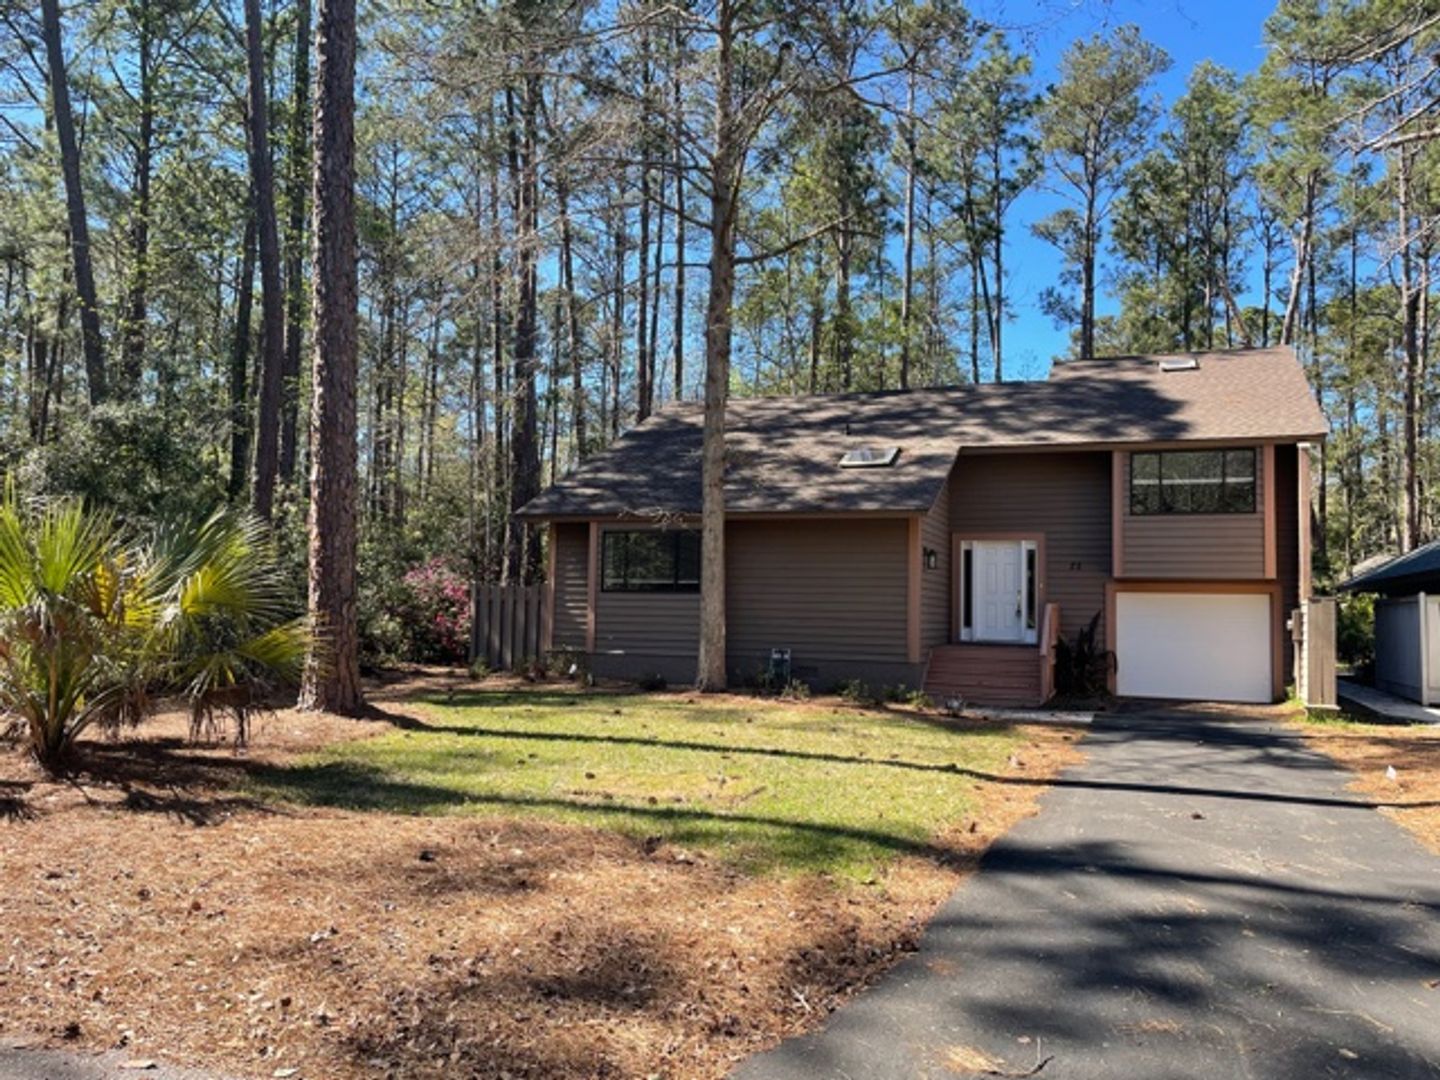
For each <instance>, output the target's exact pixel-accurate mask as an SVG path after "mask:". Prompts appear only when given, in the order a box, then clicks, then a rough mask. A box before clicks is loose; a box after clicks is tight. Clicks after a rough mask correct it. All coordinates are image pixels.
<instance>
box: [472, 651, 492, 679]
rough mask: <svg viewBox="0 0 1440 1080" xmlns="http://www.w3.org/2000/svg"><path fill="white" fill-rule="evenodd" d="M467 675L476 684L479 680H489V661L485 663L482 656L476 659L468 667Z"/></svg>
mask: <svg viewBox="0 0 1440 1080" xmlns="http://www.w3.org/2000/svg"><path fill="white" fill-rule="evenodd" d="M469 675H470V678H472V679H475V680H476V681H477V682H478V681H479V680H481V679H487V678H489V677H490V663H489V661H487V660H486V659H485V658H484V657H483V656H480V657H477V658H476V659H475V662H474V663H473V664H471V665H470V668H469Z"/></svg>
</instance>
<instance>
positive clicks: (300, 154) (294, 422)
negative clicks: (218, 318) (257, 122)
mask: <svg viewBox="0 0 1440 1080" xmlns="http://www.w3.org/2000/svg"><path fill="white" fill-rule="evenodd" d="M291 78H292V80H293V86H292V89H291V115H290V136H289V143H290V146H289V150H288V155H289V169H290V176H289V181H288V183H287V185H286V199H287V202H288V203H289V208H288V209H289V214H288V218H287V221H286V228H285V363H284V367H283V370H282V383H283V386H282V402H281V417H280V479H281V480H283V481H285V482H286V483H289V482H291V481H293V480H294V479H295V466H296V462H297V461H298V460H299V458H300V447H299V436H300V349H301V346H302V344H303V342H304V337H305V219H306V214H305V196H306V193H307V192H306V188H307V187H308V186H309V182H310V0H295V64H294V68H293V69H292V72H291Z"/></svg>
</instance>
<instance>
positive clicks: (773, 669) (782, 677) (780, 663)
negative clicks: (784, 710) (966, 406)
mask: <svg viewBox="0 0 1440 1080" xmlns="http://www.w3.org/2000/svg"><path fill="white" fill-rule="evenodd" d="M766 676H767V677H768V678H769V680H770V685H771V686H773V687H775V688H776V689H777V690H783V689H784V688H785V687H787V686H789V685H790V650H789V649H771V650H770V668H769V670H768V671H767V672H766Z"/></svg>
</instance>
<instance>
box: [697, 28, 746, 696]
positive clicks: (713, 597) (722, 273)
mask: <svg viewBox="0 0 1440 1080" xmlns="http://www.w3.org/2000/svg"><path fill="white" fill-rule="evenodd" d="M735 19H736V12H735V4H734V2H733V0H717V4H716V10H715V15H714V20H715V26H716V35H715V37H716V43H715V130H714V139H715V144H714V152H713V157H712V161H713V166H714V173H713V177H712V183H711V187H710V289H709V295H708V296H707V297H706V302H705V419H704V433H703V436H702V443H701V454H700V488H701V513H700V649H699V656H698V663H697V671H696V676H695V685H696V687H697V688H698V689H700V690H702V691H717V690H724V689H725V683H726V665H725V648H726V644H725V642H726V617H725V404H726V399H727V397H728V396H729V392H730V319H731V314H732V312H731V308H732V305H733V303H734V298H735V218H736V206H735V202H736V199H737V198H738V197H739V193H740V179H741V176H742V172H743V169H744V147H743V146H742V145H741V143H740V132H739V130H738V129H737V122H736V117H735V115H734V100H733V98H732V94H733V92H734V91H733V86H734V74H735V57H734V46H735Z"/></svg>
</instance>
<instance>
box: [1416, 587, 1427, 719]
mask: <svg viewBox="0 0 1440 1080" xmlns="http://www.w3.org/2000/svg"><path fill="white" fill-rule="evenodd" d="M1425 604H1426V600H1425V594H1424V593H1423V592H1422V593H1416V595H1415V611H1416V613H1417V614H1418V615H1419V616H1420V626H1419V634H1418V636H1417V638H1416V640H1417V641H1418V642H1419V643H1420V704H1421V705H1429V704H1430V641H1429V637H1430V635H1429V633H1428V632H1427V631H1428V629H1429V628H1428V627H1427V626H1426V622H1427V621H1428V620H1427V619H1426V618H1425Z"/></svg>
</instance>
